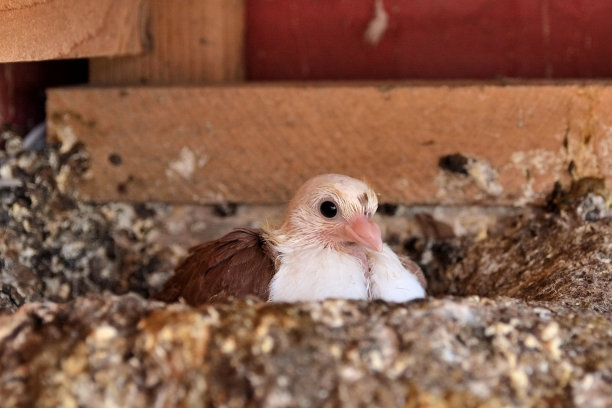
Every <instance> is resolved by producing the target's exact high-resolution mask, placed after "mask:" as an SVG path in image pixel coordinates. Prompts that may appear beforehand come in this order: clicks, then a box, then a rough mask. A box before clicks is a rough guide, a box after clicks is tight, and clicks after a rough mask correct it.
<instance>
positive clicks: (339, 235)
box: [153, 174, 426, 306]
mask: <svg viewBox="0 0 612 408" xmlns="http://www.w3.org/2000/svg"><path fill="white" fill-rule="evenodd" d="M377 207H378V198H377V196H376V193H374V191H373V190H372V189H371V188H370V187H369V186H368V185H367V184H366V183H365V182H363V181H361V180H357V179H355V178H352V177H349V176H345V175H340V174H322V175H318V176H315V177H313V178H311V179H309V180H308V181H306V182H305V183H304V184H303V185H302V186H301V187H300V188H299V189H298V190H297V191H296V193H295V195H294V196H293V198H292V199H291V200H290V202H289V204H288V207H287V210H286V213H285V217H284V219H283V222H282V223H281V225H280V227H278V228H262V229H254V228H237V229H234V230H232V231H231V232H229V233H228V234H226V235H225V236H223V237H221V238H219V239H216V240H214V241H210V242H207V243H203V244H199V245H197V246H195V247H193V248H191V249H190V251H189V254H188V256H187V257H186V258H185V259H184V261H183V262H182V263H181V264H180V265H179V266H178V267H177V268H176V270H175V273H174V275H173V276H172V277H171V278H170V279H169V280H168V281H167V282H166V284H165V285H164V286H163V288H162V290H161V291H160V292H159V293H157V294H156V295H154V296H153V299H155V300H159V301H164V302H179V301H181V302H184V303H187V304H190V305H194V306H198V305H202V304H207V303H216V302H221V301H225V300H228V299H230V298H236V297H237V298H241V297H247V296H255V297H258V298H260V299H261V300H264V301H269V302H288V303H291V302H308V301H320V300H325V299H332V298H333V299H358V300H375V299H381V300H384V301H389V302H406V301H409V300H413V299H418V298H423V297H425V296H426V292H425V288H426V280H425V277H424V274H423V272H422V271H421V269H420V268H419V267H418V265H417V264H416V263H415V262H413V261H411V260H410V259H409V258H407V257H400V256H398V255H397V254H396V253H394V252H393V250H392V249H391V248H390V247H389V246H388V245H387V244H385V243H383V241H382V237H381V231H380V228H379V226H378V225H377V224H376V223H375V222H374V220H373V216H374V213H375V212H376V210H377Z"/></svg>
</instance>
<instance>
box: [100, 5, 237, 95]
mask: <svg viewBox="0 0 612 408" xmlns="http://www.w3.org/2000/svg"><path fill="white" fill-rule="evenodd" d="M244 9H245V6H244V1H243V0H181V1H167V0H151V26H150V29H149V34H150V36H151V41H152V45H153V48H152V50H151V52H150V53H147V54H146V55H142V56H134V57H121V58H96V59H92V60H91V61H90V74H89V77H90V82H91V83H93V84H111V85H129V84H131V85H134V84H165V85H167V84H177V83H178V84H186V83H217V82H232V81H239V80H242V79H243V78H244V55H243V54H244V19H245V17H244Z"/></svg>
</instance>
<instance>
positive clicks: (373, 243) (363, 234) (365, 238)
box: [344, 215, 383, 251]
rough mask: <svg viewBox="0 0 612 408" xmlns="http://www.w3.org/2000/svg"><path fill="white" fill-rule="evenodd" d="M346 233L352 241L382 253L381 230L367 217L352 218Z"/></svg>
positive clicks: (345, 229) (345, 230)
mask: <svg viewBox="0 0 612 408" xmlns="http://www.w3.org/2000/svg"><path fill="white" fill-rule="evenodd" d="M344 232H345V233H346V235H347V237H348V238H349V240H350V241H354V242H356V243H358V244H361V245H363V246H364V247H366V248H369V249H372V250H374V251H382V247H383V243H382V238H381V236H380V228H378V225H376V223H375V222H374V221H372V220H371V219H369V218H367V217H366V216H365V215H358V216H355V217H353V218H351V219H350V220H349V222H348V225H347V226H346V227H344Z"/></svg>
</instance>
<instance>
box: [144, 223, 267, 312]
mask: <svg viewBox="0 0 612 408" xmlns="http://www.w3.org/2000/svg"><path fill="white" fill-rule="evenodd" d="M274 258H275V252H274V249H273V248H272V247H271V245H270V244H269V243H268V242H267V241H266V240H265V239H264V237H263V236H262V231H261V230H257V229H247V228H244V229H236V230H233V231H232V232H230V233H229V234H227V235H225V236H223V237H221V238H219V239H217V240H215V241H211V242H207V243H204V244H200V245H198V246H195V247H193V248H191V250H190V254H189V256H188V257H187V258H186V259H185V260H184V261H183V263H182V264H180V265H179V267H178V268H176V271H175V272H174V276H173V277H171V278H170V279H169V280H168V282H166V284H165V285H164V288H163V289H162V290H161V292H159V293H158V294H156V295H154V296H153V299H157V300H161V301H164V302H176V301H178V300H179V299H181V298H182V299H184V300H185V301H186V302H187V303H189V304H191V305H200V304H203V303H212V302H217V301H221V300H225V299H227V298H228V297H230V296H235V297H243V296H247V295H255V296H258V297H260V298H261V299H263V300H268V296H269V286H270V280H271V279H272V277H273V276H274V273H275V268H274Z"/></svg>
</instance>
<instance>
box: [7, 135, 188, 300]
mask: <svg viewBox="0 0 612 408" xmlns="http://www.w3.org/2000/svg"><path fill="white" fill-rule="evenodd" d="M87 162H88V158H87V155H86V154H85V153H84V152H83V150H82V149H81V146H79V145H78V144H77V143H76V141H75V140H64V141H61V142H59V143H58V144H57V145H52V146H50V147H49V148H47V149H45V150H44V151H42V152H36V151H31V150H26V149H23V148H22V147H21V138H20V137H19V136H18V135H16V134H14V133H12V132H9V131H5V132H2V133H1V134H0V225H1V226H2V228H0V311H2V310H5V311H6V310H8V311H15V310H16V309H17V307H19V306H21V305H23V304H24V303H25V302H28V301H37V300H43V299H49V300H53V301H58V302H61V301H67V300H70V299H74V298H75V297H77V296H84V295H87V294H89V293H102V292H105V291H110V292H113V293H126V292H128V291H132V292H137V293H140V294H142V295H144V296H146V295H148V293H149V289H150V288H151V287H153V288H155V287H157V286H159V285H160V284H161V283H163V281H164V280H165V279H166V278H167V276H169V274H170V273H171V271H172V269H173V265H174V263H175V262H176V259H177V258H178V255H180V251H174V250H173V247H172V246H171V245H168V246H166V247H160V246H159V245H157V243H156V242H155V237H156V234H157V233H156V230H155V227H156V225H157V222H158V220H159V219H160V218H161V217H162V216H163V215H164V214H165V213H166V212H167V206H164V205H161V204H140V205H132V204H125V203H107V204H89V203H84V202H82V201H80V200H79V199H78V198H77V197H76V196H75V194H74V193H73V191H72V182H73V181H74V179H76V178H78V177H81V176H83V174H84V173H85V172H86V169H87Z"/></svg>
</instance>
